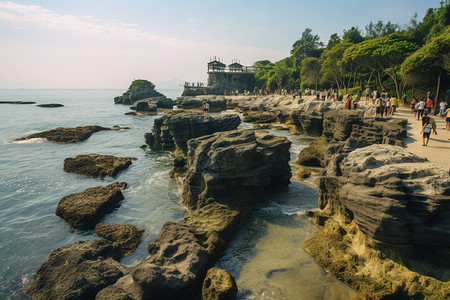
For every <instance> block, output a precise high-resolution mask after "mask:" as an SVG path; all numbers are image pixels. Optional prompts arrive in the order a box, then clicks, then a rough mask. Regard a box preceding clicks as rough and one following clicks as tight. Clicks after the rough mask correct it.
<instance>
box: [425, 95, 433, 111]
mask: <svg viewBox="0 0 450 300" xmlns="http://www.w3.org/2000/svg"><path fill="white" fill-rule="evenodd" d="M425 108H426V109H427V113H429V114H431V109H432V108H433V100H431V98H428V100H427V102H426V104H425Z"/></svg>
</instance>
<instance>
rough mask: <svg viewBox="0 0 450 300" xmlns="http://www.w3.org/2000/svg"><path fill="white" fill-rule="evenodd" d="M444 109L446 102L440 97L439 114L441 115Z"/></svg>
mask: <svg viewBox="0 0 450 300" xmlns="http://www.w3.org/2000/svg"><path fill="white" fill-rule="evenodd" d="M446 109H447V102H445V101H444V99H442V100H441V103H439V115H442V114H443V113H444V111H445V110H446Z"/></svg>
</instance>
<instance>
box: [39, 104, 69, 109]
mask: <svg viewBox="0 0 450 300" xmlns="http://www.w3.org/2000/svg"><path fill="white" fill-rule="evenodd" d="M36 106H37V107H44V108H55V107H63V106H64V104H60V103H48V104H38V105H36Z"/></svg>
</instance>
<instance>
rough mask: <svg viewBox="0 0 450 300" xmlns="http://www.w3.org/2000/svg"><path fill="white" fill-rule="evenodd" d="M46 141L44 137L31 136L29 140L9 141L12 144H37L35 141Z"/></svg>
mask: <svg viewBox="0 0 450 300" xmlns="http://www.w3.org/2000/svg"><path fill="white" fill-rule="evenodd" d="M46 141H47V139H44V138H33V139H29V140H21V141H12V142H11V143H14V144H37V143H43V142H46Z"/></svg>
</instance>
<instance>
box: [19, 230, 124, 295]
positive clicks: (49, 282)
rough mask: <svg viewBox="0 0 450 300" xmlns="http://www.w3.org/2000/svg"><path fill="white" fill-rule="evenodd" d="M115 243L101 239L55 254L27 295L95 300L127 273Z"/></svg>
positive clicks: (38, 273)
mask: <svg viewBox="0 0 450 300" xmlns="http://www.w3.org/2000/svg"><path fill="white" fill-rule="evenodd" d="M119 257H120V254H119V252H118V251H117V249H116V248H114V246H113V245H112V243H111V242H109V241H107V240H105V239H97V240H94V241H91V242H76V243H74V244H71V245H68V246H64V247H61V248H58V249H55V250H53V251H52V252H51V253H50V255H49V256H48V258H47V261H46V262H45V263H43V264H42V266H41V267H40V268H39V270H38V271H37V273H36V275H35V276H34V277H33V280H32V281H31V284H30V286H28V287H27V288H26V289H25V294H27V295H28V296H30V297H31V298H33V299H36V300H60V299H67V300H68V299H94V298H95V295H96V294H97V292H98V291H100V290H101V289H103V288H105V287H106V286H109V285H111V284H113V283H115V282H116V281H117V279H119V278H120V277H122V276H123V274H124V273H125V268H124V267H122V266H121V265H120V264H119V263H118V262H117V261H116V259H118V258H119Z"/></svg>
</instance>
